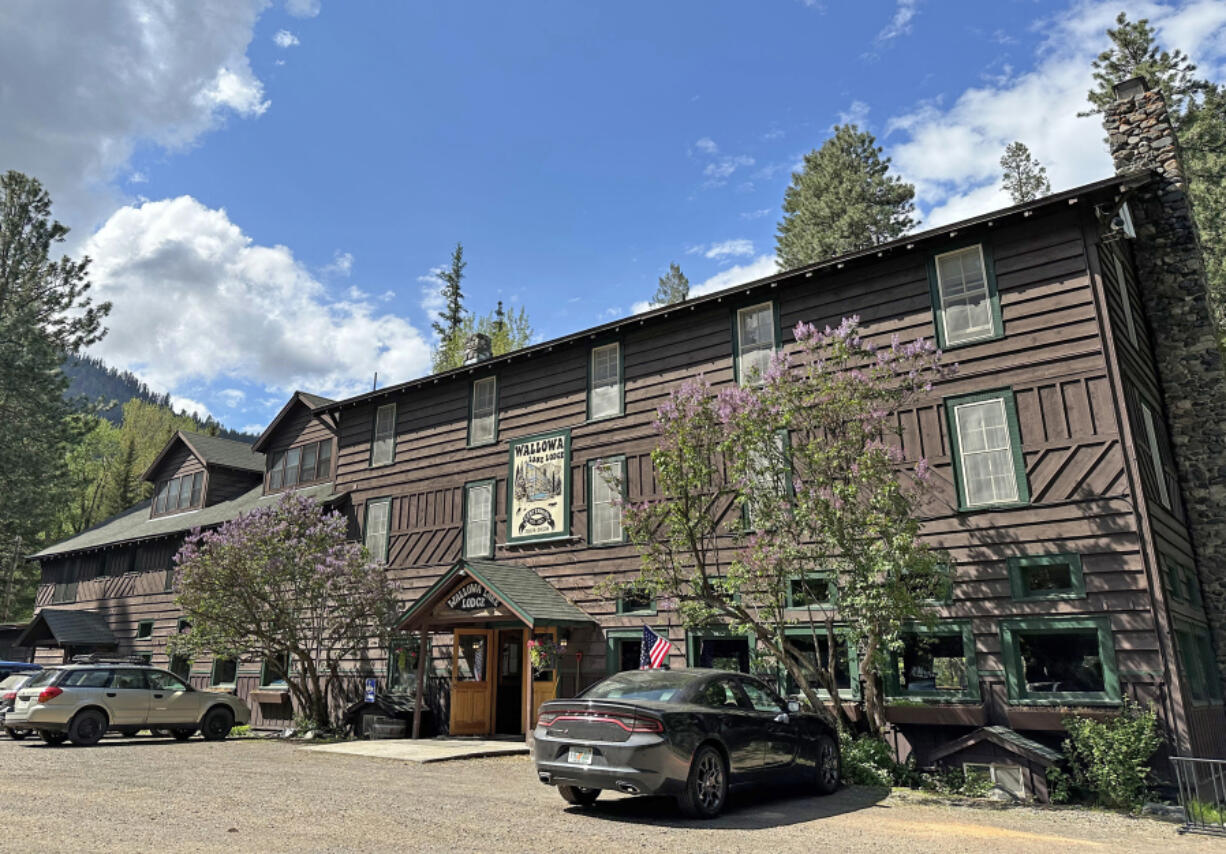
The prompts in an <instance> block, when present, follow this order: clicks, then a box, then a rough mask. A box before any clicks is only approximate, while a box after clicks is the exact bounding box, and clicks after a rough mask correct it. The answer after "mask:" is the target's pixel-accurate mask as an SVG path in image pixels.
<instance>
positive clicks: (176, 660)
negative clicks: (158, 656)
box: [167, 655, 192, 682]
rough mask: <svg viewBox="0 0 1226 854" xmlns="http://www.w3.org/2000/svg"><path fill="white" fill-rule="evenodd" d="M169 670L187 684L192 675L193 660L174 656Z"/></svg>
mask: <svg viewBox="0 0 1226 854" xmlns="http://www.w3.org/2000/svg"><path fill="white" fill-rule="evenodd" d="M167 669H168V670H169V671H170V672H171V673H173V674H174V675H175V676H178V677H179V678H180V679H182V680H183V681H184V682H186V681H188V679H189V678H190V677H191V675H192V660H191V659H190V658H188V657H187V656H186V655H172V656H171V657H170V667H169V668H167Z"/></svg>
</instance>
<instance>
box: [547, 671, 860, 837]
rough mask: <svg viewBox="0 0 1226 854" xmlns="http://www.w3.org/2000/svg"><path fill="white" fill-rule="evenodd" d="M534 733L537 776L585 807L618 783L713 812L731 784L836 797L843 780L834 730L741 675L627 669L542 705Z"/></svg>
mask: <svg viewBox="0 0 1226 854" xmlns="http://www.w3.org/2000/svg"><path fill="white" fill-rule="evenodd" d="M534 734H535V736H536V743H535V744H534V745H533V748H532V758H533V761H534V763H535V764H536V773H537V777H538V778H539V779H540V781H541V782H542V783H545V784H547V785H551V786H557V787H558V792H559V793H560V794H561V795H562V797H563V798H564V799H565V800H566V801H567V802H568V803H571V804H576V805H579V806H588V805H590V804H591V803H593V802H594V801H595V800H596V798H598V797H599V796H600V792H601V791H602V790H603V789H613V790H617V791H621V792H626V793H629V794H634V795H638V794H643V795H672V796H674V797H676V799H677V802H678V805H679V806H680V807H681V809H682V811H683V812H685V813H686V814H688V815H690V816H693V817H696V818H713V817H714V816H716V815H719V813H720V811H721V810H723V808H724V803H725V801H726V800H727V797H728V791H729V790H730V789H732V788H736V787H740V786H750V785H759V784H766V783H776V782H779V783H785V782H790V783H793V784H795V785H798V786H801V787H802V788H803V790H807V791H811V792H813V793H814V794H819V795H827V794H830V793H831V792H833V791H834V790H835V789H837V788H838V785H839V746H838V740H837V739H836V738H835V734H834V732H833V730H831V728H830V727H829V726H827V725H826V723H825V722H824V721H822V719H821V718H819V717H817V716H816V715H813V714H806V713H803V712H801V711H800V707H799V705H798V704H796V703H785V702H784V701H783V700H782V699H780V698H779V696H778V694H776V693H775V691H774V690H772V689H771V688H770V687H769V686H768V685H766V683H764V682H762V681H761V680H759V679H755V678H754V677H752V676H746V675H745V674H742V673H732V672H728V671H723V670H703V669H693V670H680V671H671V670H637V671H627V672H624V673H618V674H616V675H614V676H610V677H609V678H608V679H605V680H603V681H602V682H598V683H596V684H595V685H593V686H591V687H589V688H588V689H587V690H585V691H584V692H583V693H581V694H580V695H579V697H578V698H576V699H573V700H551V701H549V702H547V703H543V704H542V705H541V710H540V715H539V717H538V718H537V723H536V729H535V731H534Z"/></svg>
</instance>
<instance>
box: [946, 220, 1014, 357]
mask: <svg viewBox="0 0 1226 854" xmlns="http://www.w3.org/2000/svg"><path fill="white" fill-rule="evenodd" d="M929 278H930V282H929V284H930V286H931V288H932V292H933V293H932V303H933V311H934V312H935V314H936V327H937V344H938V345H939V346H940V347H942V348H948V347H957V346H959V345H961V344H970V343H972V342H975V341H986V340H989V339H992V338H999V337H1001V335H1003V334H1004V327H1003V323H1002V321H1001V316H1000V298H999V297H998V296H997V294H996V276H995V273H994V272H993V269H992V260H991V255H990V254H989V253H988V252H987V251H986V250H985V248H984V246H983V245H982V244H976V245H974V246H968V247H966V248H965V249H956V250H954V251H953V252H945V253H943V254H941V255H937V256H936V257H935V258H933V259H932V263H931V265H930V267H929Z"/></svg>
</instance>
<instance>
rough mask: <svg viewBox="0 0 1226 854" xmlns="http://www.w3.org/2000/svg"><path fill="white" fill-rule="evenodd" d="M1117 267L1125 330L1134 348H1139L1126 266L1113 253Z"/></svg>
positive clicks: (1116, 274) (1116, 280)
mask: <svg viewBox="0 0 1226 854" xmlns="http://www.w3.org/2000/svg"><path fill="white" fill-rule="evenodd" d="M1111 260H1112V262H1113V263H1114V265H1115V282H1116V287H1118V288H1119V291H1120V308H1121V310H1122V311H1123V312H1124V328H1125V329H1127V330H1128V340H1129V341H1131V342H1132V346H1134V347H1135V346H1137V323H1136V320H1135V319H1134V318H1133V316H1132V297H1131V296H1129V294H1128V279H1127V278H1126V277H1125V276H1124V265H1123V263H1121V262H1120V256H1119V254H1118V253H1116V252H1112V253H1111Z"/></svg>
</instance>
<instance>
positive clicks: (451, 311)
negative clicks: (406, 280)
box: [434, 243, 468, 341]
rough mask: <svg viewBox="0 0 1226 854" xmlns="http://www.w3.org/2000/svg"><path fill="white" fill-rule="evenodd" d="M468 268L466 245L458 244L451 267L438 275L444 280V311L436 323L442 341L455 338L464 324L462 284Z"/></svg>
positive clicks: (435, 328) (435, 330)
mask: <svg viewBox="0 0 1226 854" xmlns="http://www.w3.org/2000/svg"><path fill="white" fill-rule="evenodd" d="M467 266H468V263H467V262H466V261H465V260H464V244H463V243H456V245H455V250H454V251H453V252H452V253H451V267H450V268H448V269H445V270H440V271H439V273H438V277H439V278H440V279H442V280H443V288H442V293H441V296H442V297H443V310H442V311H440V312H439V313H438V316H439V320H436V321H434V332H435V334H436V335H438V337H439V340H440V341H442V340H446V339H448V338H451V337H453V336H454V335H455V332H456V330H457V329H459V328H460V324H461V323H463V322H464V315H465V312H464V292H463V290H461V288H460V283H461V282H462V281H464V268H465V267H467ZM439 321H442V322H441V323H440V322H439Z"/></svg>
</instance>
